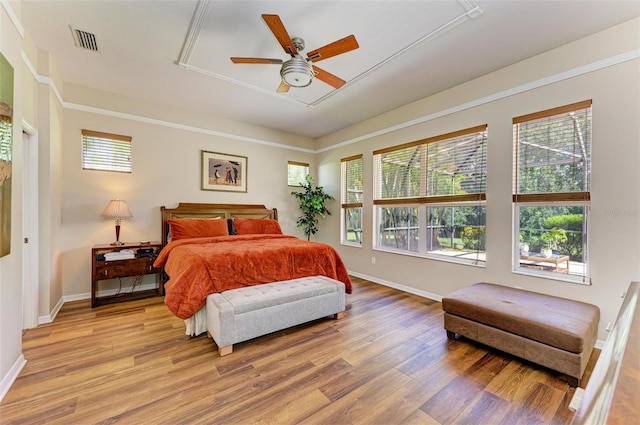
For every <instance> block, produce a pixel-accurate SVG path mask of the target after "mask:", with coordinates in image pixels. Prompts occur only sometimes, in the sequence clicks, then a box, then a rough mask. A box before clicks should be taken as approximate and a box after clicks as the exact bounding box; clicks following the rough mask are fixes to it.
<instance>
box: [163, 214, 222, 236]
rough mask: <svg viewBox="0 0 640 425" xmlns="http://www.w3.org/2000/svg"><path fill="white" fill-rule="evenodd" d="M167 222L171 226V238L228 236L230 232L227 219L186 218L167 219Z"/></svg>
mask: <svg viewBox="0 0 640 425" xmlns="http://www.w3.org/2000/svg"><path fill="white" fill-rule="evenodd" d="M167 223H169V225H170V226H171V240H177V239H186V238H206V237H210V236H227V235H228V234H229V229H228V227H227V220H220V219H208V220H207V219H204V220H198V219H191V218H185V219H181V220H167Z"/></svg>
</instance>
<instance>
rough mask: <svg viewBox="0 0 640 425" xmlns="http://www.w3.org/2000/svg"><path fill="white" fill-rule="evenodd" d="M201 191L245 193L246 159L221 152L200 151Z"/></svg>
mask: <svg viewBox="0 0 640 425" xmlns="http://www.w3.org/2000/svg"><path fill="white" fill-rule="evenodd" d="M201 155H202V160H201V177H200V181H201V189H202V190H215V191H220V192H244V193H246V192H247V175H248V158H247V157H246V156H240V155H231V154H227V153H221V152H209V151H205V150H203V151H201Z"/></svg>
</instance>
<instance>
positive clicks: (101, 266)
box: [91, 242, 164, 308]
mask: <svg viewBox="0 0 640 425" xmlns="http://www.w3.org/2000/svg"><path fill="white" fill-rule="evenodd" d="M145 248H146V249H152V250H153V252H154V254H156V255H157V253H158V252H159V251H160V249H162V243H160V242H151V243H139V242H137V243H125V244H124V245H120V246H114V245H95V246H94V247H93V248H92V249H91V307H92V308H93V307H97V306H99V305H102V304H110V303H115V302H120V301H128V300H137V299H140V298H147V297H155V296H161V295H162V294H163V289H164V288H163V282H162V268H155V267H153V262H154V261H155V259H156V257H155V255H154V256H152V257H138V256H136V258H131V259H125V260H104V259H103V258H104V257H103V256H104V254H106V253H108V252H113V251H119V250H122V249H130V250H132V251H133V252H134V253H137V252H138V250H139V249H145ZM147 274H155V275H157V277H156V282H157V283H158V287H157V288H156V289H148V290H142V291H135V292H133V293H127V294H118V295H112V296H103V297H98V296H97V293H98V292H99V291H98V283H99V281H101V280H107V279H117V278H122V277H134V276H143V275H147Z"/></svg>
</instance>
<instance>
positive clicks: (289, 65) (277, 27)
mask: <svg viewBox="0 0 640 425" xmlns="http://www.w3.org/2000/svg"><path fill="white" fill-rule="evenodd" d="M262 19H264V21H265V22H266V23H267V26H268V27H269V29H270V30H271V32H272V33H273V35H275V37H276V39H277V40H278V42H279V43H280V45H281V46H282V48H283V49H284V51H285V53H287V54H289V55H291V59H289V60H287V61H283V60H282V59H267V58H237V57H232V58H231V61H232V62H233V63H249V64H277V65H280V64H282V68H280V76H281V77H282V82H281V83H280V87H278V93H282V92H287V91H289V87H306V86H308V85H309V84H311V81H313V78H314V77H316V78H317V79H318V80H320V81H323V82H325V83H327V84H329V85H330V86H332V87H335V88H336V89H339V88H340V87H342V86H343V85H344V84H345V83H346V81H344V80H343V79H341V78H339V77H336V76H335V75H333V74H331V73H329V72H327V71H325V70H323V69H321V68H318V67H317V66H315V65H313V64H312V62H318V61H321V60H324V59H328V58H330V57H332V56H337V55H339V54H342V53H345V52H348V51H350V50H355V49H357V48H358V47H359V46H358V42H357V41H356V38H355V36H353V35H350V36H347V37H345V38H342V39H340V40H337V41H334V42H333V43H330V44H327V45H326V46H323V47H320V48H319V49H315V50H312V51H311V52H309V53H308V54H307V58H306V59H305V58H303V57H302V56H301V55H300V52H301V51H302V50H304V40H303V39H301V38H298V37H293V38H291V37H289V34H288V33H287V30H286V28H285V27H284V25H283V23H282V21H281V20H280V17H279V16H278V15H266V14H265V15H262Z"/></svg>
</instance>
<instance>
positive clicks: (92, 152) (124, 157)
mask: <svg viewBox="0 0 640 425" xmlns="http://www.w3.org/2000/svg"><path fill="white" fill-rule="evenodd" d="M82 169H83V170H100V171H115V172H120V173H130V172H131V137H130V136H121V135H119V134H110V133H102V132H98V131H91V130H82Z"/></svg>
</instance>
